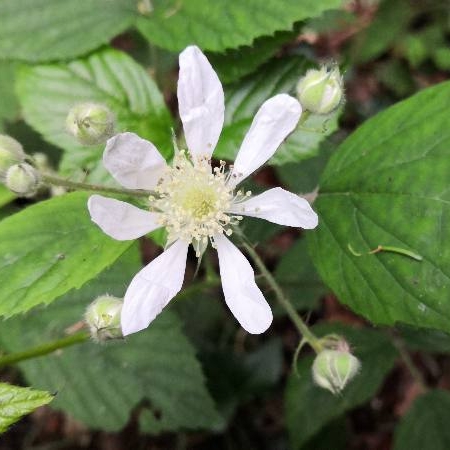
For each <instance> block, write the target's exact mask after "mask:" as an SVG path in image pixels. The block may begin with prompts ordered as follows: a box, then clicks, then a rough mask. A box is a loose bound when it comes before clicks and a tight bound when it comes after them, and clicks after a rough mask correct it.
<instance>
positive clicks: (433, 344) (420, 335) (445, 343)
mask: <svg viewBox="0 0 450 450" xmlns="http://www.w3.org/2000/svg"><path fill="white" fill-rule="evenodd" d="M398 331H399V333H400V336H401V338H402V339H403V341H404V342H405V345H406V346H407V347H408V348H409V349H410V350H413V351H424V352H429V353H450V335H449V334H447V333H444V332H443V331H439V330H430V329H426V328H425V329H424V328H415V327H410V326H408V325H403V326H401V327H398Z"/></svg>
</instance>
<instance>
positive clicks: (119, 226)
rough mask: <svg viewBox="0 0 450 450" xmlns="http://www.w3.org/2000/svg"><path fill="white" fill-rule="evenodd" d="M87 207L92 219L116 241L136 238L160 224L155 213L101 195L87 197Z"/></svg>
mask: <svg viewBox="0 0 450 450" xmlns="http://www.w3.org/2000/svg"><path fill="white" fill-rule="evenodd" d="M88 209H89V214H90V215H91V219H92V221H93V222H94V223H96V224H97V225H98V226H99V227H100V228H101V229H102V230H103V232H105V233H106V234H107V235H109V236H111V237H112V238H114V239H117V240H118V241H127V240H130V239H137V238H138V237H141V236H144V234H147V233H150V231H153V230H156V228H159V227H160V226H161V225H159V224H158V223H157V222H156V217H157V214H156V213H151V212H148V211H144V210H143V209H139V208H136V206H133V205H130V204H129V203H125V202H121V201H120V200H115V199H113V198H108V197H103V196H101V195H92V196H91V197H89V200H88Z"/></svg>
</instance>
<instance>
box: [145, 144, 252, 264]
mask: <svg viewBox="0 0 450 450" xmlns="http://www.w3.org/2000/svg"><path fill="white" fill-rule="evenodd" d="M156 192H157V193H158V198H156V199H151V200H152V201H151V204H152V205H153V206H154V207H155V210H157V211H158V212H159V213H160V214H159V220H160V223H161V225H162V226H164V227H166V229H167V231H168V234H169V236H168V242H173V241H175V240H177V239H182V240H184V241H185V242H189V243H193V245H194V247H195V249H196V253H197V256H200V254H201V253H202V251H203V250H204V248H206V246H207V244H208V241H211V242H214V236H216V235H218V234H222V233H225V234H227V235H230V234H231V233H232V229H231V227H232V225H236V224H237V223H238V222H239V221H240V220H241V219H242V217H241V216H236V215H234V214H232V213H231V214H230V210H231V207H232V205H233V204H234V203H237V202H239V201H241V200H242V199H243V198H245V197H246V195H243V194H242V193H241V192H238V193H237V194H236V195H234V194H233V189H232V188H231V187H230V186H229V185H228V175H227V174H226V173H225V163H222V162H221V165H220V167H217V168H215V169H212V168H211V164H210V161H209V160H208V159H207V158H198V159H197V160H195V161H194V162H192V161H190V160H189V159H188V157H187V155H186V154H185V152H184V151H181V152H179V153H178V154H177V155H176V156H175V159H174V163H173V165H172V167H168V168H167V171H166V173H165V175H164V176H163V178H162V180H161V181H160V183H159V185H158V186H157V188H156ZM247 195H249V193H248V194H247Z"/></svg>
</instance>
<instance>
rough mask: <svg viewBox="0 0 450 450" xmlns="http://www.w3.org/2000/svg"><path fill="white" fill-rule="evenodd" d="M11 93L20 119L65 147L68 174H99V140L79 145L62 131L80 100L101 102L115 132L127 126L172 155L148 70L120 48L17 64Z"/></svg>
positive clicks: (166, 119)
mask: <svg viewBox="0 0 450 450" xmlns="http://www.w3.org/2000/svg"><path fill="white" fill-rule="evenodd" d="M17 92H18V95H19V99H20V102H21V105H22V107H23V112H24V116H25V120H26V121H27V122H28V123H29V124H30V125H31V126H32V127H33V128H35V129H36V130H37V131H39V132H40V133H41V134H42V135H43V136H44V138H45V139H46V140H47V141H49V142H51V143H52V144H54V145H56V146H58V147H61V148H62V149H63V150H65V155H64V158H63V166H64V168H65V171H66V172H68V173H71V171H72V170H75V169H77V168H78V169H81V168H82V167H84V168H87V169H90V170H98V171H100V172H101V173H104V169H103V167H102V166H101V164H99V161H100V158H101V154H102V151H103V148H104V145H99V146H94V147H83V146H81V145H80V144H78V142H77V141H76V140H75V138H74V137H72V136H71V135H69V134H68V133H67V131H66V124H65V121H66V117H67V114H68V112H69V110H70V109H71V108H72V107H73V106H74V105H75V104H77V103H80V102H86V101H93V102H100V103H102V104H105V105H107V106H108V107H109V108H110V109H111V110H112V111H113V112H114V114H115V115H116V119H117V127H116V130H117V132H122V131H133V132H135V133H137V134H138V135H139V136H141V137H142V138H144V139H148V140H150V141H152V142H153V143H154V144H155V145H156V146H157V147H158V150H159V151H160V152H161V153H162V154H163V155H164V156H165V157H170V156H171V155H172V143H171V139H172V137H171V127H172V119H171V116H170V113H169V111H168V109H167V107H166V105H165V103H164V99H163V97H162V95H161V93H160V92H159V90H158V88H157V86H156V84H155V82H154V81H153V80H152V79H151V77H150V76H149V74H148V73H147V72H146V71H145V70H144V69H143V68H142V67H141V66H140V65H139V64H137V63H136V62H135V61H133V59H132V58H130V57H129V56H128V55H126V54H125V53H122V52H119V51H117V50H112V49H107V50H104V51H102V52H98V53H95V54H93V55H91V56H89V57H88V58H85V59H80V60H77V61H72V62H70V63H68V64H48V65H41V66H23V67H22V68H21V70H20V71H19V74H18V80H17ZM98 178H101V176H99V177H98ZM109 178H110V177H109Z"/></svg>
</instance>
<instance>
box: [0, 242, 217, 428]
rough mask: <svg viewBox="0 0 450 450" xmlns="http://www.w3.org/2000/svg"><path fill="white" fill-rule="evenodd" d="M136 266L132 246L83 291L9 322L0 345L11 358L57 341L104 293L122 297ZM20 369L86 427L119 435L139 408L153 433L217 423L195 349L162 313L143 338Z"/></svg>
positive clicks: (83, 348)
mask: <svg viewBox="0 0 450 450" xmlns="http://www.w3.org/2000/svg"><path fill="white" fill-rule="evenodd" d="M139 259H140V258H139V254H138V252H137V245H135V246H134V247H133V248H132V249H130V250H129V251H127V252H126V253H125V254H124V256H123V257H121V258H120V259H119V260H118V261H117V262H116V263H115V264H114V265H113V266H112V267H111V269H109V270H107V271H105V272H103V273H102V274H101V275H100V276H99V277H98V278H96V279H95V280H93V281H91V282H90V283H89V284H87V285H86V286H84V287H83V288H82V289H81V290H79V291H76V292H71V293H70V294H68V295H66V296H65V297H64V299H61V301H60V302H58V303H55V304H53V305H51V306H49V307H47V308H46V309H40V310H33V311H31V312H30V313H29V314H28V315H26V316H25V317H21V318H20V319H15V318H14V319H10V320H8V321H7V322H5V323H4V325H3V326H2V327H1V329H0V342H1V343H2V345H3V346H4V347H5V348H6V349H7V350H9V351H20V350H23V349H25V348H27V347H29V346H30V345H32V346H34V345H39V343H44V342H47V341H51V340H53V339H57V338H59V337H61V335H62V333H63V331H64V330H65V329H66V328H67V327H69V326H70V325H72V324H74V323H76V322H77V321H79V320H80V319H81V318H82V317H83V313H84V310H85V308H86V305H87V304H88V303H89V302H91V301H92V300H93V299H94V298H95V297H96V296H98V295H102V294H104V293H105V292H108V293H110V294H112V295H116V296H118V297H122V296H123V294H124V292H125V289H126V287H127V285H128V284H129V281H130V280H131V278H132V276H133V275H134V273H136V272H137V271H138V270H139V269H140V267H141V264H140V262H139ZM20 367H21V369H22V370H23V373H24V375H25V378H26V380H27V381H28V382H29V383H30V384H32V385H33V386H36V387H39V388H43V389H49V390H50V391H51V392H54V391H57V392H58V394H57V396H56V398H55V401H54V403H53V404H52V406H53V407H55V408H58V409H62V410H64V411H65V412H66V413H68V414H70V415H72V416H73V417H74V418H76V419H77V420H80V421H81V422H83V423H85V424H86V425H88V426H89V427H91V428H98V429H104V430H111V431H113V430H119V429H121V428H123V427H124V426H125V424H126V423H127V421H128V420H129V416H130V413H131V412H132V411H134V410H138V407H139V410H140V411H141V408H143V411H141V423H142V425H143V426H144V428H145V431H147V432H151V433H159V432H161V431H170V430H177V429H179V428H211V427H215V426H218V425H220V424H221V418H220V417H219V416H218V413H217V411H216V409H215V407H214V404H213V402H212V400H211V398H210V396H209V394H208V392H207V390H206V388H205V380H204V377H203V374H202V372H201V368H200V365H199V363H198V362H197V360H196V358H195V352H194V349H193V347H192V346H191V344H190V343H189V342H188V341H187V339H186V337H185V336H184V334H183V333H182V331H181V326H180V323H179V320H178V319H177V318H176V316H175V315H174V314H173V313H171V312H170V311H167V310H166V311H164V313H162V314H161V316H160V317H158V319H157V320H155V321H154V322H153V323H152V325H151V326H150V327H149V328H148V329H147V330H146V331H144V332H141V333H138V334H135V335H132V336H130V337H128V338H127V339H125V340H121V341H114V342H109V343H108V344H107V345H99V344H96V343H94V342H87V343H84V344H81V345H77V346H73V347H70V348H65V349H63V350H60V351H58V352H56V353H53V354H52V355H48V356H46V357H43V358H37V359H33V360H29V361H26V362H23V363H21V364H20Z"/></svg>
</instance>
